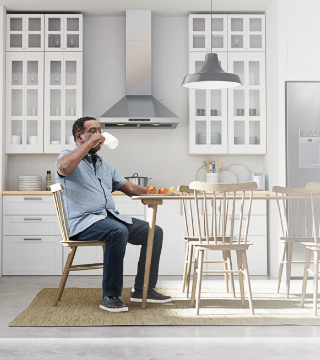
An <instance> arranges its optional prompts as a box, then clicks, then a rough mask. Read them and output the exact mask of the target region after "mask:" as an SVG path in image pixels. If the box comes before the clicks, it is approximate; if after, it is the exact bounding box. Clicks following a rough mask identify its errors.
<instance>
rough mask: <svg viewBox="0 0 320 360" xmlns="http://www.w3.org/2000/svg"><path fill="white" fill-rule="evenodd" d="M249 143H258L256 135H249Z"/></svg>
mask: <svg viewBox="0 0 320 360" xmlns="http://www.w3.org/2000/svg"><path fill="white" fill-rule="evenodd" d="M249 144H250V145H256V144H258V138H257V137H256V136H250V137H249Z"/></svg>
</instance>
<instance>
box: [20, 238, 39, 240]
mask: <svg viewBox="0 0 320 360" xmlns="http://www.w3.org/2000/svg"><path fill="white" fill-rule="evenodd" d="M23 240H42V239H41V238H30V239H27V238H24V239H23Z"/></svg>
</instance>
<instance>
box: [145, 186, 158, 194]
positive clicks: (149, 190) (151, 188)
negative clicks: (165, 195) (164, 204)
mask: <svg viewBox="0 0 320 360" xmlns="http://www.w3.org/2000/svg"><path fill="white" fill-rule="evenodd" d="M156 193H157V189H156V188H155V187H154V186H148V187H147V194H156Z"/></svg>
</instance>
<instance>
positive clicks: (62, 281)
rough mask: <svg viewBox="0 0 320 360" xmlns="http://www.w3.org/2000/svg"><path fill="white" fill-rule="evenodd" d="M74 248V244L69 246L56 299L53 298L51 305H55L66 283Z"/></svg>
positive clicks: (75, 248)
mask: <svg viewBox="0 0 320 360" xmlns="http://www.w3.org/2000/svg"><path fill="white" fill-rule="evenodd" d="M76 250H77V247H76V246H73V247H71V248H70V250H69V255H68V258H67V261H66V265H65V267H64V270H63V274H62V276H61V280H60V285H59V289H58V293H57V296H56V299H55V301H54V303H53V306H57V304H58V301H60V300H61V297H62V294H63V290H64V287H65V285H66V282H67V279H68V275H69V269H70V267H71V265H72V261H73V259H74V255H75V253H76Z"/></svg>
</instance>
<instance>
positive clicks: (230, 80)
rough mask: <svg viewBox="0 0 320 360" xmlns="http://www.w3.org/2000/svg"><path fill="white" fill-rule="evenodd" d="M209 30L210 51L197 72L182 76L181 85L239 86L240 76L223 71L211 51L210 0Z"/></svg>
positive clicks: (204, 86) (192, 86) (201, 86)
mask: <svg viewBox="0 0 320 360" xmlns="http://www.w3.org/2000/svg"><path fill="white" fill-rule="evenodd" d="M210 30H211V31H210V36H211V53H209V54H206V59H205V62H204V64H203V66H202V68H201V69H200V71H199V72H197V73H195V74H189V75H186V76H185V77H184V79H183V82H182V86H183V87H185V88H188V89H227V88H236V87H238V86H241V85H242V83H241V81H240V77H239V76H238V75H237V74H231V73H226V72H225V71H223V70H222V68H221V66H220V63H219V60H218V55H217V54H214V53H212V0H211V29H210Z"/></svg>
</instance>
